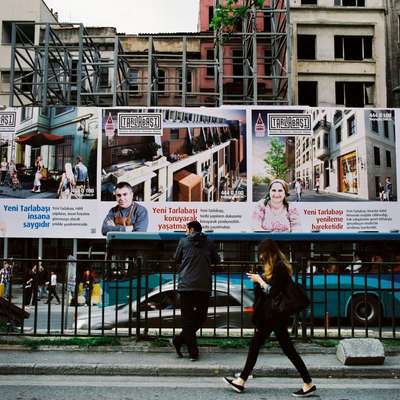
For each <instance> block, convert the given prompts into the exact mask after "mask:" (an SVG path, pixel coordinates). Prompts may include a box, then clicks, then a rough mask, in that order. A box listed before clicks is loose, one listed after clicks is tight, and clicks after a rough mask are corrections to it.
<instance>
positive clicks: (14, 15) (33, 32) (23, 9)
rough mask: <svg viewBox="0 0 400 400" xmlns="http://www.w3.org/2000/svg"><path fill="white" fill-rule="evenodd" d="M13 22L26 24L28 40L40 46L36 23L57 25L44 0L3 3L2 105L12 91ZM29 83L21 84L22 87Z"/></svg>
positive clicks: (0, 31)
mask: <svg viewBox="0 0 400 400" xmlns="http://www.w3.org/2000/svg"><path fill="white" fill-rule="evenodd" d="M13 22H24V25H23V31H24V34H25V35H26V37H27V39H29V40H30V41H31V42H32V43H35V44H38V43H39V37H40V25H34V23H42V22H43V23H46V22H49V23H56V22H57V14H56V13H53V11H52V10H51V9H49V7H48V6H47V5H46V3H45V2H44V1H43V0H30V1H25V0H13V1H5V0H3V1H2V2H1V17H0V38H1V45H0V104H4V105H6V104H8V102H9V91H10V64H11V39H12V38H11V36H12V32H11V30H12V29H11V26H12V23H13ZM25 83H29V82H21V85H23V84H25Z"/></svg>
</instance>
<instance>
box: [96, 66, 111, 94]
mask: <svg viewBox="0 0 400 400" xmlns="http://www.w3.org/2000/svg"><path fill="white" fill-rule="evenodd" d="M101 62H106V60H101ZM108 78H109V76H108V67H105V66H100V76H99V85H100V89H108V88H110V87H111V84H110V80H109V79H108Z"/></svg>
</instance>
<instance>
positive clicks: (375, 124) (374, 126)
mask: <svg viewBox="0 0 400 400" xmlns="http://www.w3.org/2000/svg"><path fill="white" fill-rule="evenodd" d="M371 129H372V132H375V133H379V126H378V121H377V120H376V119H373V120H371Z"/></svg>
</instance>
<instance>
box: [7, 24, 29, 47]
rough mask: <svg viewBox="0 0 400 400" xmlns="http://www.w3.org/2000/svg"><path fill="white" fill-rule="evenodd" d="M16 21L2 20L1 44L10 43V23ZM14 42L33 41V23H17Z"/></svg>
mask: <svg viewBox="0 0 400 400" xmlns="http://www.w3.org/2000/svg"><path fill="white" fill-rule="evenodd" d="M14 22H17V21H3V26H2V27H3V29H2V37H1V42H2V44H11V40H12V38H11V35H12V24H13V23H14ZM16 34H17V35H16V43H17V44H21V43H34V42H35V25H34V23H33V22H31V21H29V22H28V21H27V23H25V22H24V23H20V24H18V23H17V31H16Z"/></svg>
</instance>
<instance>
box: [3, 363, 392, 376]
mask: <svg viewBox="0 0 400 400" xmlns="http://www.w3.org/2000/svg"><path fill="white" fill-rule="evenodd" d="M309 370H310V373H311V375H312V376H313V377H316V378H353V379H356V378H379V379H383V378H388V379H392V378H399V377H400V367H391V366H389V367H384V366H378V367H367V368H363V367H345V366H343V367H329V368H327V367H325V368H316V367H311V368H309ZM235 372H237V368H227V367H223V366H218V365H217V366H215V365H214V366H202V365H197V366H194V365H190V366H189V365H188V366H185V365H182V366H179V367H162V366H161V367H160V366H155V365H154V366H152V365H148V366H134V365H130V364H120V365H108V364H80V365H77V364H63V365H60V364H39V363H36V364H35V363H27V364H23V363H18V364H8V365H2V366H1V371H0V375H100V376H110V375H114V376H116V375H120V376H121V375H122V376H198V377H217V376H226V375H233V374H234V373H235ZM253 375H254V376H255V377H275V378H279V377H282V378H297V377H298V373H297V371H296V370H295V369H294V368H286V367H261V368H256V369H255V370H254V372H253Z"/></svg>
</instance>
